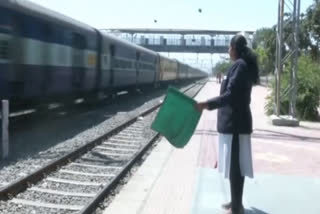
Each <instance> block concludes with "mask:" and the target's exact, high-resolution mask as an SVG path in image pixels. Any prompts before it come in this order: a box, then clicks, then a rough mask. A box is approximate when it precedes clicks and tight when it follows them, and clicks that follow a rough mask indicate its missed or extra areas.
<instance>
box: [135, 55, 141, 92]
mask: <svg viewBox="0 0 320 214" xmlns="http://www.w3.org/2000/svg"><path fill="white" fill-rule="evenodd" d="M140 58H141V53H139V52H136V63H135V64H136V66H135V69H136V85H137V86H138V85H139V83H140V81H139V78H140V69H141V68H140V67H141V63H140Z"/></svg>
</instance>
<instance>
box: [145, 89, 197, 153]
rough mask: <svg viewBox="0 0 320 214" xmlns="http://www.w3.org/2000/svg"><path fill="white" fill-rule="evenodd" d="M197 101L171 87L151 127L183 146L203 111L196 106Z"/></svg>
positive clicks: (179, 146) (174, 144) (170, 140)
mask: <svg viewBox="0 0 320 214" xmlns="http://www.w3.org/2000/svg"><path fill="white" fill-rule="evenodd" d="M195 103H196V101H195V100H193V99H192V98H190V97H188V96H186V95H185V94H183V93H181V92H180V91H179V90H178V89H175V88H172V87H170V88H169V89H168V92H167V95H166V98H165V100H164V102H163V104H162V106H161V108H160V110H159V112H158V115H157V116H156V118H155V120H154V121H153V123H152V125H151V128H152V129H153V130H155V131H157V132H159V133H160V134H162V135H163V136H165V137H166V139H167V140H168V141H169V142H170V143H171V144H172V145H173V146H175V147H177V148H183V147H184V146H185V145H186V144H187V143H188V142H189V140H190V138H191V136H192V135H193V133H194V130H195V129H196V127H197V124H198V122H199V119H200V117H201V113H200V112H199V111H197V110H196V109H195V107H194V105H195Z"/></svg>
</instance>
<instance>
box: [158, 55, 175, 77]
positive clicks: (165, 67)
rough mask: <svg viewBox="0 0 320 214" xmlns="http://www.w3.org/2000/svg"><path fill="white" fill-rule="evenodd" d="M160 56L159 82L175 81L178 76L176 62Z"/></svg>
mask: <svg viewBox="0 0 320 214" xmlns="http://www.w3.org/2000/svg"><path fill="white" fill-rule="evenodd" d="M159 57H160V60H159V62H160V66H159V67H160V69H159V73H160V78H159V80H160V82H168V83H169V82H175V81H176V80H177V78H178V62H177V61H176V60H172V59H169V58H167V57H164V56H162V55H159Z"/></svg>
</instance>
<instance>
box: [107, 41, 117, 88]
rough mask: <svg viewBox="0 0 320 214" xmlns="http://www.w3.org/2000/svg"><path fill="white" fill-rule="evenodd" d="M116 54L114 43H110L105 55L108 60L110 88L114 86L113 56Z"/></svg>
mask: <svg viewBox="0 0 320 214" xmlns="http://www.w3.org/2000/svg"><path fill="white" fill-rule="evenodd" d="M115 54H116V48H115V46H114V45H110V47H109V53H108V55H107V57H108V61H109V64H108V66H109V71H110V82H109V85H110V86H111V88H113V87H114V67H115V61H114V57H115Z"/></svg>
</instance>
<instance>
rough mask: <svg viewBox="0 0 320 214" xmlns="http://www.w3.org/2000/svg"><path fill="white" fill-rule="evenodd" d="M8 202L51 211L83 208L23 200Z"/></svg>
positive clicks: (80, 207)
mask: <svg viewBox="0 0 320 214" xmlns="http://www.w3.org/2000/svg"><path fill="white" fill-rule="evenodd" d="M9 202H10V203H15V204H23V205H29V206H34V207H45V208H51V209H64V210H81V209H82V208H83V207H84V206H77V205H67V204H53V203H46V202H40V201H29V200H24V199H12V200H11V201H9Z"/></svg>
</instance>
